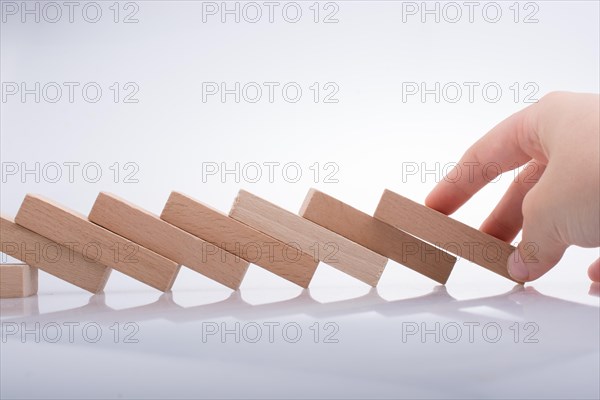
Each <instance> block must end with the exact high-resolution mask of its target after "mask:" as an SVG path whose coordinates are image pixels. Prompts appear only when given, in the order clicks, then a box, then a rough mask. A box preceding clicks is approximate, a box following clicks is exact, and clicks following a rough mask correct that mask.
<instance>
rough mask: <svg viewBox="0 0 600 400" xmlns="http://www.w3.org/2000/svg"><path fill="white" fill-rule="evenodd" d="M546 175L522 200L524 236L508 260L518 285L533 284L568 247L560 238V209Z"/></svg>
mask: <svg viewBox="0 0 600 400" xmlns="http://www.w3.org/2000/svg"><path fill="white" fill-rule="evenodd" d="M544 178H547V176H542V178H541V179H540V180H539V182H538V183H537V184H536V185H535V186H534V187H533V188H532V189H531V190H530V191H529V192H528V193H527V195H526V196H525V198H524V199H523V207H522V211H523V235H522V240H521V242H520V243H519V245H518V247H517V250H515V252H514V253H513V254H512V255H511V256H510V257H509V259H508V272H509V274H510V276H511V277H512V278H513V279H515V280H517V281H520V282H528V281H533V280H535V279H537V278H539V277H540V276H542V275H544V274H545V273H546V272H548V271H549V270H550V269H551V268H552V267H554V266H555V265H556V264H557V263H558V261H559V260H560V259H561V257H562V256H563V254H564V253H565V250H566V249H567V247H568V244H567V243H566V242H565V241H564V240H563V239H562V238H561V231H560V229H559V227H560V226H562V225H563V224H561V223H560V220H561V215H562V213H561V211H562V210H561V209H560V206H559V205H557V204H556V203H555V202H553V200H554V201H556V196H554V195H553V193H552V186H551V185H546V184H545V182H547V179H546V180H545V179H544Z"/></svg>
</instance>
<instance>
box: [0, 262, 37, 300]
mask: <svg viewBox="0 0 600 400" xmlns="http://www.w3.org/2000/svg"><path fill="white" fill-rule="evenodd" d="M37 290H38V270H37V268H34V267H31V266H29V265H27V264H0V298H1V299H9V298H15V297H28V296H31V295H34V294H36V293H37Z"/></svg>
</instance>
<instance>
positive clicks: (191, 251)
mask: <svg viewBox="0 0 600 400" xmlns="http://www.w3.org/2000/svg"><path fill="white" fill-rule="evenodd" d="M88 218H89V220H90V221H92V222H93V223H95V224H98V225H100V226H102V227H103V228H106V229H108V230H110V231H112V232H114V233H116V234H118V235H120V236H123V237H125V238H127V239H129V240H131V241H133V242H136V243H137V244H140V245H142V246H144V247H146V248H147V249H149V250H152V251H154V252H156V253H158V254H160V255H162V256H165V257H167V258H168V259H170V260H173V261H175V262H177V263H179V264H183V265H185V266H186V267H189V268H191V269H193V270H194V271H196V272H199V273H201V274H202V275H205V276H207V277H208V278H210V279H213V280H215V281H217V282H219V283H221V284H223V285H225V286H227V287H228V288H231V289H234V290H237V289H239V287H240V284H241V283H242V279H244V275H245V274H246V271H247V270H248V262H247V261H246V260H243V259H241V258H240V257H238V256H236V255H234V254H231V253H229V252H227V251H225V250H223V249H221V248H219V247H217V246H215V245H214V244H212V243H208V242H205V241H204V240H202V239H200V238H198V237H196V236H194V235H191V234H190V233H188V232H186V231H184V230H182V229H179V228H177V227H176V226H173V225H171V224H170V223H168V222H165V221H163V220H162V219H160V218H159V217H158V216H156V215H154V214H152V213H150V212H148V211H145V210H143V209H141V208H139V207H137V206H135V205H133V204H131V203H129V202H127V201H125V200H123V199H120V198H119V197H117V196H115V195H113V194H108V193H100V194H99V195H98V197H97V198H96V202H95V203H94V206H93V207H92V211H91V212H90V214H89V216H88Z"/></svg>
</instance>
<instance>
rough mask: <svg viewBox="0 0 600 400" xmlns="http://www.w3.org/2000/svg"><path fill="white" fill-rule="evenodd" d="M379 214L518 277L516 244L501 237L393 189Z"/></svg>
mask: <svg viewBox="0 0 600 400" xmlns="http://www.w3.org/2000/svg"><path fill="white" fill-rule="evenodd" d="M375 218H377V219H379V220H381V221H383V222H385V223H387V224H389V225H392V226H394V227H396V228H398V229H400V230H403V231H405V232H407V233H410V234H411V235H414V236H416V237H418V238H421V239H423V240H426V241H428V242H430V243H432V244H434V245H435V246H438V247H441V248H442V249H444V250H446V251H448V252H450V253H453V254H456V255H457V256H459V257H462V258H465V259H467V260H469V261H472V262H474V263H476V264H478V265H480V266H482V267H484V268H487V269H489V270H490V271H492V272H495V273H497V274H498V275H502V276H503V277H505V278H508V279H510V280H512V281H514V279H512V278H511V277H510V275H509V274H508V269H507V261H508V257H510V255H511V254H512V252H513V251H514V250H515V248H514V247H513V246H511V245H510V244H508V243H506V242H504V241H502V240H500V239H498V238H495V237H493V236H491V235H488V234H486V233H483V232H481V231H479V230H477V229H475V228H472V227H470V226H467V225H465V224H463V223H462V222H459V221H456V220H454V219H452V218H450V217H448V216H447V215H444V214H442V213H440V212H438V211H436V210H433V209H431V208H429V207H426V206H423V205H421V204H418V203H416V202H414V201H412V200H409V199H407V198H405V197H402V196H400V195H399V194H396V193H394V192H392V191H389V190H386V191H385V192H384V193H383V196H382V197H381V201H380V202H379V205H378V206H377V210H376V211H375ZM515 282H516V281H515ZM519 283H521V282H519Z"/></svg>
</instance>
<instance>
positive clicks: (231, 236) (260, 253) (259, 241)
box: [160, 192, 319, 288]
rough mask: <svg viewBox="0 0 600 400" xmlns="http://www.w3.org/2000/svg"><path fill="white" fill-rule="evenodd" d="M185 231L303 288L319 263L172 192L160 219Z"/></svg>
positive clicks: (224, 215)
mask: <svg viewBox="0 0 600 400" xmlns="http://www.w3.org/2000/svg"><path fill="white" fill-rule="evenodd" d="M160 217H161V218H162V219H164V220H165V221H167V222H169V223H170V224H173V225H175V226H177V227H179V228H181V229H183V230H184V231H187V232H189V233H191V234H193V235H195V236H198V237H200V238H202V239H204V240H206V241H208V242H210V243H212V244H213V245H215V246H219V247H221V248H223V249H225V250H227V251H229V252H231V253H233V254H235V255H237V256H238V257H241V258H243V259H244V260H247V261H249V262H251V263H253V264H256V265H258V266H260V267H262V268H264V269H266V270H267V271H270V272H272V273H274V274H276V275H279V276H280V277H282V278H284V279H287V280H288V281H290V282H293V283H295V284H297V285H300V286H302V287H304V288H306V287H308V285H309V283H310V281H311V279H312V277H313V275H314V273H315V270H316V269H317V265H318V264H319V261H318V260H317V259H315V258H314V257H312V256H311V255H309V254H306V253H304V252H302V251H300V250H299V249H298V248H296V247H292V246H290V245H288V244H286V243H283V242H281V241H279V240H277V239H275V238H273V237H271V236H268V235H265V234H264V233H262V232H259V231H257V230H256V229H253V228H251V227H249V226H248V225H245V224H243V223H241V222H239V221H236V220H235V219H233V218H231V217H229V216H227V215H226V214H224V213H222V212H220V211H218V210H215V209H213V208H212V207H209V206H207V205H205V204H202V203H201V202H199V201H197V200H194V199H192V198H191V197H188V196H186V195H184V194H181V193H177V192H172V193H171V195H170V196H169V200H168V201H167V204H166V205H165V208H164V209H163V211H162V214H161V216H160Z"/></svg>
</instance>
